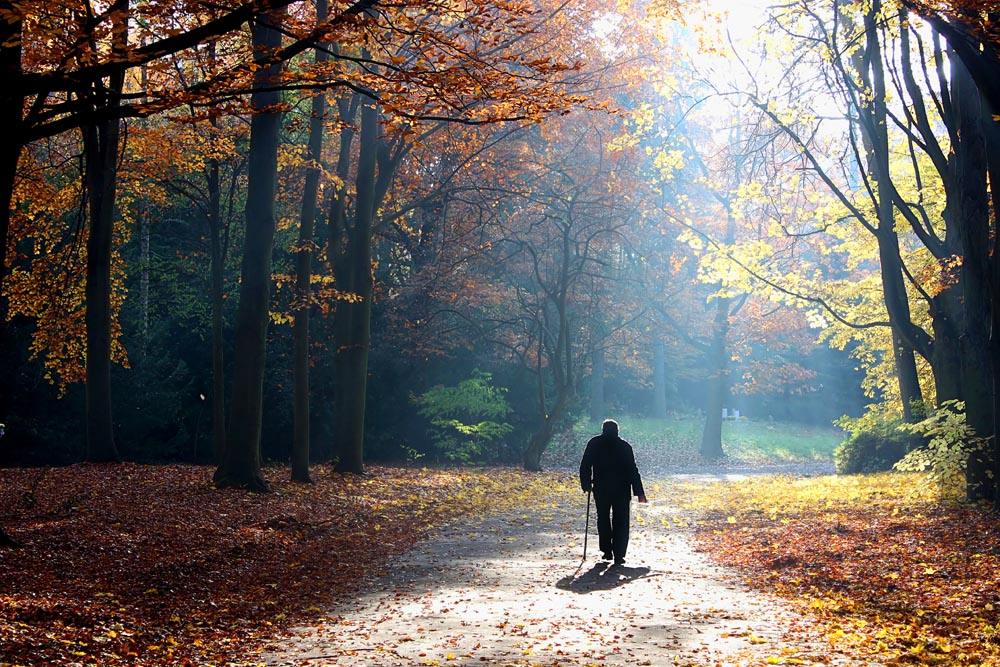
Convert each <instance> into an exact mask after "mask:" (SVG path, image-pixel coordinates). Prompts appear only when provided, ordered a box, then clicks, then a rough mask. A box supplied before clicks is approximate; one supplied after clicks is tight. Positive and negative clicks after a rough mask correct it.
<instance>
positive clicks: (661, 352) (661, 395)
mask: <svg viewBox="0 0 1000 667" xmlns="http://www.w3.org/2000/svg"><path fill="white" fill-rule="evenodd" d="M653 418H654V419H666V418H667V346H666V345H665V344H664V343H663V341H662V340H657V341H655V342H654V343H653Z"/></svg>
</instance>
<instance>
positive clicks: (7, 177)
mask: <svg viewBox="0 0 1000 667" xmlns="http://www.w3.org/2000/svg"><path fill="white" fill-rule="evenodd" d="M21 28H22V22H21V20H20V19H17V20H14V21H9V22H8V21H7V20H0V73H2V74H3V79H4V81H14V80H16V78H17V77H18V76H19V75H20V74H21ZM0 105H2V108H0V114H2V116H0V119H2V122H3V127H5V128H7V132H8V133H9V134H8V141H4V142H0V143H2V144H3V146H2V147H0V327H5V326H6V321H7V306H6V301H5V300H4V298H3V285H4V277H5V276H6V275H7V244H8V243H9V236H10V209H11V205H12V204H13V199H14V184H15V181H16V179H17V162H18V160H19V159H20V157H21V149H22V144H21V142H20V141H17V139H18V138H19V137H20V136H21V135H20V126H21V119H22V114H23V113H24V97H23V96H21V95H18V94H16V93H14V92H12V91H11V89H10V88H9V87H8V86H3V87H2V90H0Z"/></svg>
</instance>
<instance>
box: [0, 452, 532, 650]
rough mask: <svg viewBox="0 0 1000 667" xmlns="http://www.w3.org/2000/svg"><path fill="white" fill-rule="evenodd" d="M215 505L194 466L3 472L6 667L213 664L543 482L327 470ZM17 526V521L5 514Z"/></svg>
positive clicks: (487, 475) (275, 474) (280, 476)
mask: <svg viewBox="0 0 1000 667" xmlns="http://www.w3.org/2000/svg"><path fill="white" fill-rule="evenodd" d="M267 477H268V479H269V481H270V482H271V484H272V485H273V488H274V489H275V492H274V493H271V494H265V495H254V494H249V493H244V492H236V491H218V490H216V489H214V488H213V487H212V486H211V484H210V481H209V480H210V478H211V474H210V471H209V469H207V468H203V467H197V466H185V465H168V466H140V465H120V466H113V465H112V466H103V465H102V466H92V465H81V466H72V467H69V468H58V469H40V470H5V471H2V472H0V494H2V495H0V500H2V506H3V507H4V508H5V512H4V514H5V515H6V517H5V521H6V525H7V527H8V528H9V529H10V530H11V532H12V533H13V535H14V536H15V537H16V538H17V539H18V540H20V541H22V542H23V543H24V544H25V548H23V549H21V550H17V551H0V663H2V662H12V663H15V664H17V663H26V664H39V663H41V662H47V663H67V662H83V663H92V662H96V663H97V664H100V665H115V664H120V665H126V664H127V665H136V664H165V663H169V664H194V663H198V664H202V663H205V662H223V661H225V660H227V659H228V660H231V659H234V658H236V657H239V656H242V655H246V654H249V653H251V652H252V651H253V650H254V648H255V647H256V646H259V644H260V643H261V642H262V641H263V640H264V638H265V637H267V636H269V635H272V634H274V633H275V632H276V631H277V630H279V629H280V628H282V627H286V626H289V625H291V624H292V623H294V622H295V621H296V620H301V619H302V618H304V617H306V616H308V615H310V614H313V615H314V614H316V613H317V612H319V611H320V608H321V607H322V606H323V605H325V604H327V603H328V602H330V601H331V600H333V599H335V598H336V597H337V596H341V595H344V594H346V593H349V592H351V591H353V590H355V589H356V588H357V587H358V586H359V584H360V583H361V582H363V581H364V580H365V579H366V578H367V577H370V576H372V575H373V574H376V573H377V572H378V571H379V570H380V568H381V567H382V566H383V565H384V564H385V563H386V562H387V561H388V560H389V559H390V558H391V557H392V556H393V555H395V554H398V553H400V552H401V551H403V550H404V549H406V548H407V547H409V546H410V545H411V544H412V543H413V542H414V541H416V540H417V539H419V538H420V537H421V536H422V535H424V534H425V533H426V531H427V530H428V528H429V527H431V526H433V525H436V524H438V523H440V522H441V521H442V520H444V519H445V518H450V517H452V516H455V515H457V514H460V513H462V512H466V511H473V512H474V511H481V510H482V508H483V507H484V505H485V504H486V502H488V501H490V500H492V501H495V502H497V503H499V504H500V505H502V504H503V502H504V499H505V496H506V495H507V494H510V496H511V497H514V496H516V495H518V494H520V493H523V492H524V490H525V488H526V487H525V485H526V484H527V485H530V484H536V483H539V482H540V481H541V480H542V478H541V477H537V478H530V477H528V476H526V475H523V474H516V473H513V472H507V471H495V470H494V471H478V472H477V471H441V470H433V471H432V470H418V469H400V468H373V469H372V470H371V474H370V475H369V476H367V477H364V478H358V477H351V476H341V475H336V474H333V473H331V472H330V471H329V469H328V468H326V467H319V466H317V467H316V468H314V479H315V480H316V483H315V484H314V485H311V486H296V485H292V484H290V483H288V482H286V481H285V480H286V478H287V471H285V470H283V469H271V470H268V471H267ZM8 513H9V514H8Z"/></svg>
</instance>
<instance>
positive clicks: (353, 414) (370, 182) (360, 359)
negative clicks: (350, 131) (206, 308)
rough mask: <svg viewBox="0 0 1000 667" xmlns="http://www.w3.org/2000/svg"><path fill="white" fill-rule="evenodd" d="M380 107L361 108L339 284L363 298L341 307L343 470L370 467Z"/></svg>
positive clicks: (338, 358)
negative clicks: (351, 214)
mask: <svg viewBox="0 0 1000 667" xmlns="http://www.w3.org/2000/svg"><path fill="white" fill-rule="evenodd" d="M378 116H379V112H378V108H377V106H376V105H375V104H374V103H372V102H366V103H365V104H364V105H363V106H362V108H361V134H360V137H359V141H360V153H359V156H358V172H357V178H356V188H355V190H356V197H355V202H356V203H355V216H354V225H353V226H352V228H351V230H350V233H349V235H348V238H347V247H346V253H345V254H346V256H344V255H342V256H341V259H342V261H345V262H346V264H344V266H343V270H342V271H341V276H338V278H343V279H344V281H343V282H346V285H345V284H343V282H341V284H340V285H338V287H339V289H341V290H345V291H348V292H351V293H353V294H355V295H356V297H357V298H358V300H357V301H355V302H344V303H342V304H340V307H338V308H337V322H336V324H335V330H336V336H335V337H336V339H337V340H336V355H337V356H336V359H335V363H336V371H337V394H338V395H337V400H336V401H335V409H336V429H337V437H338V438H340V441H339V443H338V447H337V450H338V453H339V459H338V462H337V470H338V471H340V472H349V473H356V474H360V473H363V472H364V443H365V400H366V394H367V390H368V347H369V344H370V342H371V307H372V295H373V291H374V290H373V285H372V273H371V263H372V259H371V258H372V254H371V252H372V250H371V246H372V230H373V227H374V217H375V199H376V192H375V190H376V187H375V172H376V160H377V153H378V148H379V142H380V136H379V134H380V132H379V130H380V128H379V121H378Z"/></svg>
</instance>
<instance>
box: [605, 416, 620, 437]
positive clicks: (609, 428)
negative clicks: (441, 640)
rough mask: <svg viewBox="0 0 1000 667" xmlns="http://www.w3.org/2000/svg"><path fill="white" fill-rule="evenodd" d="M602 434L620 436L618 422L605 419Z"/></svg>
mask: <svg viewBox="0 0 1000 667" xmlns="http://www.w3.org/2000/svg"><path fill="white" fill-rule="evenodd" d="M601 434H602V435H613V436H617V435H618V422H616V421H615V420H614V419H605V420H604V423H603V424H601Z"/></svg>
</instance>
